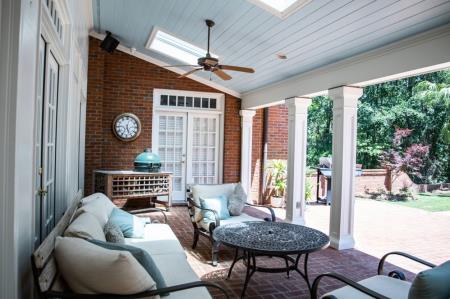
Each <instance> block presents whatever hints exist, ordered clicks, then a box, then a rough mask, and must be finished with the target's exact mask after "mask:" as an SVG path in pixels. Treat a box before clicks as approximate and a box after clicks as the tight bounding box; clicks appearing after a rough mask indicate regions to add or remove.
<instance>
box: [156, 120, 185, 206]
mask: <svg viewBox="0 0 450 299" xmlns="http://www.w3.org/2000/svg"><path fill="white" fill-rule="evenodd" d="M186 116H187V115H186V113H176V112H173V113H172V112H161V113H158V116H157V124H156V128H155V129H156V130H157V132H158V138H157V140H156V142H157V144H155V146H154V147H153V149H157V151H158V152H157V153H158V154H159V156H160V157H161V171H163V172H164V171H167V172H171V173H172V174H173V184H172V185H173V194H172V198H173V201H184V200H185V199H186V198H185V195H186Z"/></svg>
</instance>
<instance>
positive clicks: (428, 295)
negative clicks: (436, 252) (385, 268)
mask: <svg viewBox="0 0 450 299" xmlns="http://www.w3.org/2000/svg"><path fill="white" fill-rule="evenodd" d="M419 298H420V299H448V298H450V261H447V262H445V263H443V264H442V265H440V266H437V267H435V268H433V269H429V270H425V271H422V272H420V273H418V274H417V275H416V277H415V278H414V280H413V282H412V285H411V289H410V290H409V294H408V299H419Z"/></svg>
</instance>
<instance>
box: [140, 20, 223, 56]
mask: <svg viewBox="0 0 450 299" xmlns="http://www.w3.org/2000/svg"><path fill="white" fill-rule="evenodd" d="M146 48H147V49H150V50H154V51H157V52H159V53H161V54H164V55H167V56H169V57H172V58H175V59H177V60H179V61H182V62H185V63H188V64H192V65H196V64H197V60H198V59H199V58H200V57H204V56H205V54H206V49H202V48H199V47H197V46H195V45H193V44H191V43H188V42H186V41H184V40H182V39H180V38H178V37H175V36H173V35H171V34H169V33H167V32H164V31H162V30H161V29H159V28H154V29H153V32H152V34H151V35H150V38H149V40H148V42H147V44H146ZM211 55H212V56H213V57H216V58H217V57H218V56H217V55H214V54H212V53H211Z"/></svg>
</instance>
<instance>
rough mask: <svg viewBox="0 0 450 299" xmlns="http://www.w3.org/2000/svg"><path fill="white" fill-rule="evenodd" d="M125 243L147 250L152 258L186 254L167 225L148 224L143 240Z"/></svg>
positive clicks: (130, 239) (128, 239) (132, 239)
mask: <svg viewBox="0 0 450 299" xmlns="http://www.w3.org/2000/svg"><path fill="white" fill-rule="evenodd" d="M125 243H126V244H130V245H133V246H136V247H139V248H142V249H145V250H146V251H147V252H148V253H150V254H151V255H152V256H154V255H156V254H172V253H181V254H185V253H184V249H183V247H182V246H181V244H180V242H179V241H178V239H177V237H176V236H175V234H174V233H173V231H172V229H171V228H170V226H169V225H167V224H161V223H153V224H147V225H146V226H145V228H144V237H143V238H125Z"/></svg>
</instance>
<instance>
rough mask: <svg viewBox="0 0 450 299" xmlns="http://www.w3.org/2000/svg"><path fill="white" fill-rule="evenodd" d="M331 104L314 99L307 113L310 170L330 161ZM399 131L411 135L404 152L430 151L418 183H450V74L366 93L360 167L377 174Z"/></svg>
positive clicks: (360, 131) (361, 112)
mask: <svg viewBox="0 0 450 299" xmlns="http://www.w3.org/2000/svg"><path fill="white" fill-rule="evenodd" d="M332 115H333V113H332V102H331V101H330V100H329V98H328V97H323V96H322V97H316V98H314V100H313V103H312V105H311V107H310V110H309V120H308V158H307V164H308V165H309V166H311V167H315V166H317V164H318V162H319V158H320V157H322V156H331V144H332ZM396 128H409V129H411V130H412V132H411V135H410V136H409V137H408V140H407V143H409V144H405V149H406V148H407V147H408V146H409V145H412V144H419V143H421V144H427V145H429V153H428V157H427V159H425V161H424V164H425V165H424V167H423V168H422V169H421V171H420V174H421V175H420V176H417V177H416V180H419V181H420V182H444V181H450V165H449V163H450V159H449V155H450V154H449V153H450V70H448V71H441V72H436V73H431V74H426V75H420V76H415V77H410V78H406V79H402V80H397V81H392V82H386V83H382V84H377V85H372V86H368V87H366V88H364V94H363V96H362V97H361V99H360V100H359V104H358V139H357V162H358V163H361V164H363V167H364V168H379V167H382V166H381V164H380V156H381V154H382V153H383V152H385V151H388V150H389V149H392V136H393V135H394V132H395V129H396Z"/></svg>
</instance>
